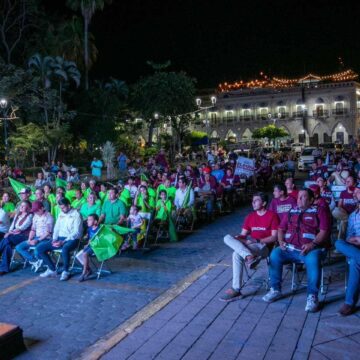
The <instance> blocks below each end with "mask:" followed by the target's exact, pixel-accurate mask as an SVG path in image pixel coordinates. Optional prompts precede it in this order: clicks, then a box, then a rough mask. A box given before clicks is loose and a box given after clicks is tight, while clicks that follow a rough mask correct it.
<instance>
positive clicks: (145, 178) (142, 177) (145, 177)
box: [140, 173, 149, 182]
mask: <svg viewBox="0 0 360 360" xmlns="http://www.w3.org/2000/svg"><path fill="white" fill-rule="evenodd" d="M140 179H141V181H146V182H148V181H149V179H148V177H147V176H146V175H145V174H144V173H142V174H141V175H140Z"/></svg>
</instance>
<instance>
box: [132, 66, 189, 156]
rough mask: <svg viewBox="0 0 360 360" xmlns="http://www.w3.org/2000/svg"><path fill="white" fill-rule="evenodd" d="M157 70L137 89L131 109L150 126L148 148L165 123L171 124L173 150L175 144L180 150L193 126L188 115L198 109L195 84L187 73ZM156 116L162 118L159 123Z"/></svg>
mask: <svg viewBox="0 0 360 360" xmlns="http://www.w3.org/2000/svg"><path fill="white" fill-rule="evenodd" d="M168 64H169V63H167V64H166V66H165V68H166V67H167V65H168ZM154 67H155V66H154V65H153V68H154ZM155 68H156V69H160V70H159V71H155V73H154V74H152V75H150V76H147V77H145V78H143V79H140V80H139V81H138V82H137V83H136V84H135V85H134V87H133V89H132V97H131V99H132V106H133V108H134V109H135V111H137V112H138V113H139V114H140V116H141V117H142V118H143V119H144V120H145V121H146V122H147V123H148V126H149V134H148V144H149V145H151V143H152V135H153V130H154V127H155V126H156V125H158V124H159V123H162V122H165V121H166V122H170V124H171V126H172V129H173V131H174V134H173V135H174V147H175V144H176V143H177V144H178V145H179V146H180V147H181V142H182V140H183V138H184V136H185V134H186V130H187V128H188V125H189V122H190V117H189V113H190V112H192V111H194V109H195V104H194V97H195V80H194V79H192V78H190V77H189V76H188V75H187V74H186V73H185V72H172V71H171V72H168V71H163V70H164V67H162V66H157V67H155ZM155 113H158V114H159V115H160V116H159V118H158V119H156V118H155V117H154V114H155ZM174 149H175V148H174Z"/></svg>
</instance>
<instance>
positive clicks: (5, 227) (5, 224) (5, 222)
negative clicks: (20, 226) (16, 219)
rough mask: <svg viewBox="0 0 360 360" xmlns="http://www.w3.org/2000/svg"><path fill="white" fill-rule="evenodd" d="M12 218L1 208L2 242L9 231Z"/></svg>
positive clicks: (0, 235) (0, 227)
mask: <svg viewBox="0 0 360 360" xmlns="http://www.w3.org/2000/svg"><path fill="white" fill-rule="evenodd" d="M9 227H10V218H9V214H8V213H7V212H6V211H5V210H4V209H2V208H0V240H1V239H2V238H3V237H4V235H5V234H6V233H7V232H8V231H9Z"/></svg>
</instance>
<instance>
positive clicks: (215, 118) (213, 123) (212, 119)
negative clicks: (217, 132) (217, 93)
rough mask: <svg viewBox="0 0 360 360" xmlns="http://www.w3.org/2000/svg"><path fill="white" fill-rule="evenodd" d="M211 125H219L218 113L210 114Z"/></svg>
mask: <svg viewBox="0 0 360 360" xmlns="http://www.w3.org/2000/svg"><path fill="white" fill-rule="evenodd" d="M210 123H211V126H217V125H218V121H217V116H216V113H210Z"/></svg>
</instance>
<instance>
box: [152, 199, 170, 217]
mask: <svg viewBox="0 0 360 360" xmlns="http://www.w3.org/2000/svg"><path fill="white" fill-rule="evenodd" d="M171 209H172V205H171V201H170V200H166V201H165V208H164V206H163V204H162V200H158V201H157V202H156V216H155V219H158V220H162V221H165V220H167V219H168V216H169V215H170V214H171Z"/></svg>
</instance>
